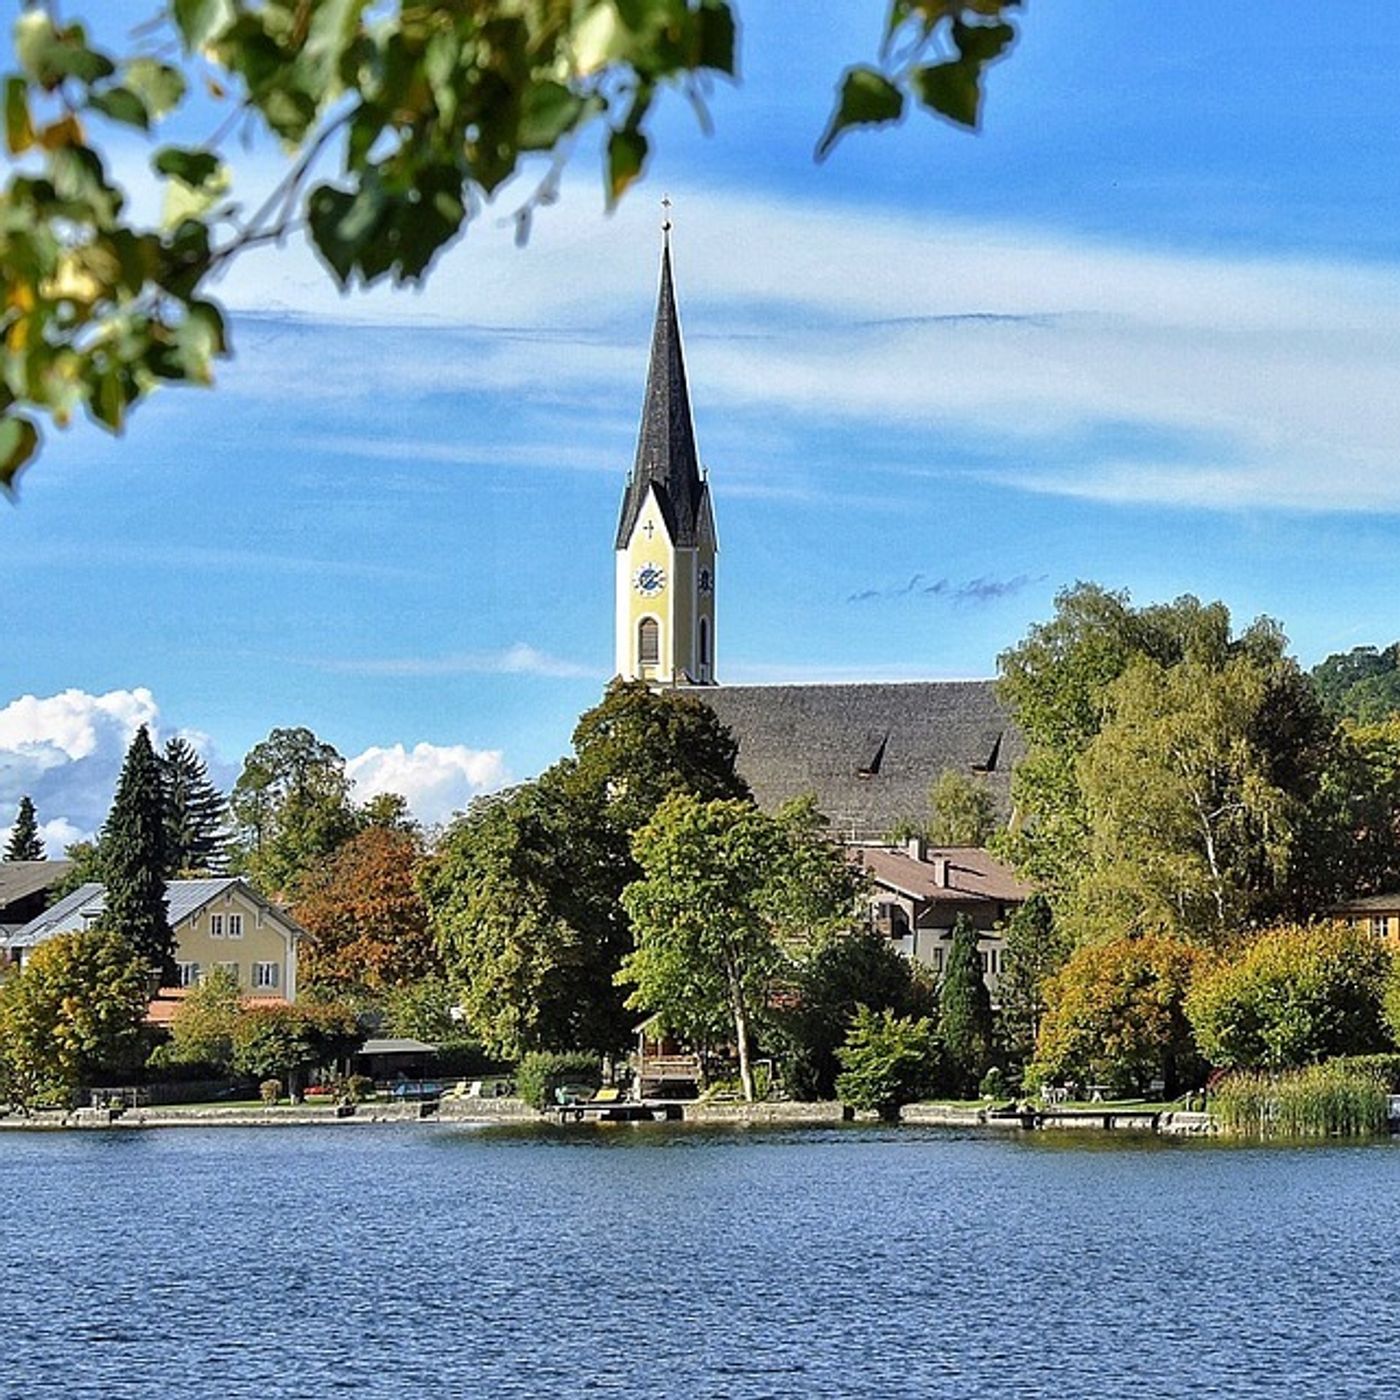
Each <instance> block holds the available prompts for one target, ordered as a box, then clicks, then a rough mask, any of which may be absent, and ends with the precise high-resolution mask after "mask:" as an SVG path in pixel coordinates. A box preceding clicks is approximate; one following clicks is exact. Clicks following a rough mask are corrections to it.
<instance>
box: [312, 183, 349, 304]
mask: <svg viewBox="0 0 1400 1400" xmlns="http://www.w3.org/2000/svg"><path fill="white" fill-rule="evenodd" d="M354 202H355V196H354V195H352V194H347V193H346V191H344V190H338V189H336V188H335V187H334V186H333V185H318V186H317V187H316V188H315V189H314V190H312V191H311V194H310V195H309V196H308V198H307V201H306V222H307V225H308V227H309V228H310V230H311V241H312V242H313V243H314V244H315V246H316V251H317V252H318V253H320V255H321V257H322V258H324V259H325V261H326V263H327V265H328V266H329V267H330V269H331V271H332V272H333V273H335V276H336V280H337V281H338V282H339V283H340V285H341V286H342V287H344V286H347V285H348V284H349V282H350V277H351V274H352V273H353V272H354V270H355V259H356V256H357V255H358V252H359V249H358V247H357V246H356V244H355V242H354V241H353V240H351V239H348V238H346V237H345V235H344V233H343V231H342V230H343V225H344V223H345V220H346V218H347V217H348V215H349V213H350V206H351V205H352V204H353V203H354Z"/></svg>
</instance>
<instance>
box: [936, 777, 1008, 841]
mask: <svg viewBox="0 0 1400 1400" xmlns="http://www.w3.org/2000/svg"><path fill="white" fill-rule="evenodd" d="M928 800H929V822H928V833H927V834H928V839H929V840H930V841H931V842H933V844H934V845H935V846H985V845H986V844H987V842H988V841H989V840H991V838H992V834H993V833H994V832H995V831H996V829H997V812H996V803H995V802H994V801H993V800H992V794H991V793H990V792H988V791H987V789H986V787H985V786H984V785H983V784H981V783H978V782H975V781H974V780H973V779H971V778H969V777H968V776H967V775H966V774H965V773H959V772H957V771H956V770H954V769H949V770H948V771H947V772H944V773H941V774H940V775H939V776H938V778H937V780H936V781H935V782H934V784H933V787H932V788H930V789H929V795H928Z"/></svg>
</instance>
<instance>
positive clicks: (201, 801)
mask: <svg viewBox="0 0 1400 1400" xmlns="http://www.w3.org/2000/svg"><path fill="white" fill-rule="evenodd" d="M161 770H162V776H163V778H164V784H165V829H166V845H167V847H168V849H169V860H170V874H171V875H177V874H180V873H181V872H185V873H188V874H193V875H211V874H218V873H219V872H221V871H222V870H223V868H224V864H225V860H226V852H225V846H226V843H227V839H228V833H227V831H226V829H225V821H226V818H227V812H228V804H227V803H226V802H225V801H224V797H223V794H222V793H220V792H219V790H218V789H217V788H216V787H215V786H214V784H213V783H212V782H210V781H209V770H208V768H206V767H205V764H204V760H203V759H202V758H200V756H199V754H198V753H197V752H196V751H195V748H194V745H193V744H191V743H190V742H189V741H188V740H186V739H181V738H179V737H178V736H177V737H176V738H174V739H171V740H169V741H168V742H167V743H166V745H165V752H164V754H163V755H162V756H161Z"/></svg>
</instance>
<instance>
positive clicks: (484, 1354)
mask: <svg viewBox="0 0 1400 1400" xmlns="http://www.w3.org/2000/svg"><path fill="white" fill-rule="evenodd" d="M1067 1136H1068V1135H1067ZM1397 1168H1400V1151H1397V1149H1396V1148H1395V1147H1392V1146H1391V1145H1390V1144H1388V1143H1380V1144H1374V1145H1366V1146H1336V1147H1331V1146H1326V1147H1303V1148H1296V1149H1289V1148H1277V1147H1269V1148H1262V1147H1253V1148H1245V1147H1223V1146H1220V1145H1217V1144H1211V1143H1190V1142H1162V1141H1160V1140H1157V1139H1151V1140H1132V1141H1123V1140H1118V1139H1113V1138H1107V1137H1105V1138H1103V1139H1101V1140H1095V1141H1094V1142H1092V1143H1090V1142H1086V1141H1085V1140H1084V1139H1083V1138H1081V1137H1079V1136H1078V1135H1075V1137H1074V1140H1073V1141H1066V1140H1064V1138H1061V1137H1059V1136H1057V1135H1055V1134H1052V1133H1036V1134H1026V1135H1024V1136H1020V1135H1018V1136H1015V1137H1011V1138H1007V1137H1004V1136H1002V1135H997V1136H995V1137H992V1136H973V1135H959V1134H956V1133H952V1132H947V1131H940V1130H936V1129H926V1130H920V1129H910V1128H903V1129H878V1128H873V1127H872V1128H865V1127H847V1128H832V1129H829V1130H825V1131H753V1130H749V1131H745V1130H733V1131H715V1130H707V1129H699V1128H693V1127H692V1128H687V1127H670V1126H660V1125H658V1126H645V1127H634V1126H627V1125H617V1126H616V1127H611V1128H608V1127H604V1128H595V1127H591V1126H589V1127H582V1128H578V1129H572V1130H565V1131H560V1130H534V1129H501V1128H489V1129H477V1128H470V1127H468V1128H456V1127H452V1128H450V1127H446V1126H421V1127H420V1126H407V1125H403V1126H400V1125H395V1126H386V1127H379V1128H376V1127H363V1128H361V1127H340V1128H336V1127H326V1128H304V1129H279V1128H268V1129H256V1128H253V1129H233V1128H219V1129H207V1128H206V1129H200V1128H190V1129H176V1130H152V1131H146V1132H140V1131H131V1132H107V1133H93V1134H78V1133H52V1134H37V1133H36V1134H21V1133H8V1132H7V1133H4V1134H0V1200H3V1202H4V1206H3V1212H2V1213H0V1219H3V1232H2V1233H0V1305H3V1308H4V1313H5V1322H6V1326H5V1329H4V1344H3V1347H4V1349H3V1357H0V1393H3V1394H4V1395H5V1396H15V1397H28V1396H49V1395H53V1396H65V1397H70V1396H84V1397H86V1396H93V1397H97V1396H101V1397H104V1400H106V1398H108V1397H127V1396H143V1397H144V1396H162V1397H168V1396H185V1395H189V1396H196V1395H198V1396H216V1397H218V1396H230V1397H233V1396H237V1397H243V1396H248V1397H258V1400H281V1398H282V1397H307V1396H323V1395H325V1396H329V1395H337V1394H345V1395H354V1396H363V1397H371V1400H373V1398H375V1397H391V1396H392V1397H415V1398H416V1397H428V1396H483V1397H487V1396H489V1397H497V1396H530V1397H538V1396H552V1395H588V1396H594V1395H596V1396H636V1397H647V1398H648V1400H656V1398H657V1397H670V1396H676V1397H716V1398H718V1397H730V1398H731V1400H750V1397H752V1398H753V1400H758V1397H776V1396H812V1395H817V1396H871V1397H890V1396H931V1395H937V1396H941V1395H949V1396H954V1395H956V1396H981V1395H1017V1396H1041V1395H1044V1396H1077V1395H1095V1396H1107V1395H1127V1394H1131V1395H1134V1396H1176V1395H1187V1394H1191V1395H1198V1394H1216V1395H1228V1396H1252V1395H1281V1394H1285V1393H1287V1394H1289V1395H1291V1396H1295V1397H1303V1396H1317V1395H1338V1394H1346V1395H1356V1396H1361V1395H1377V1396H1379V1395H1390V1394H1393V1393H1394V1391H1395V1389H1396V1386H1397V1385H1400V1369H1398V1368H1397V1364H1396V1362H1395V1360H1394V1355H1395V1338H1396V1335H1397V1327H1396V1323H1397V1313H1400V1303H1398V1302H1397V1298H1400V1263H1398V1262H1397V1258H1396V1251H1395V1247H1394V1242H1393V1240H1392V1239H1391V1234H1390V1232H1391V1230H1392V1229H1393V1228H1394V1227H1395V1222H1396V1221H1397V1220H1400V1170H1397Z"/></svg>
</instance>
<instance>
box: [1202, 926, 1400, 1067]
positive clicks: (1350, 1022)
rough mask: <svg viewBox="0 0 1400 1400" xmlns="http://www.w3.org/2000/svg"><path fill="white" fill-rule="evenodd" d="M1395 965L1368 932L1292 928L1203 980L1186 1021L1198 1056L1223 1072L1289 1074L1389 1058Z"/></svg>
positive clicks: (1231, 954)
mask: <svg viewBox="0 0 1400 1400" xmlns="http://www.w3.org/2000/svg"><path fill="white" fill-rule="evenodd" d="M1390 968H1391V956H1390V953H1389V952H1388V950H1387V949H1386V947H1385V944H1384V943H1383V942H1382V941H1381V939H1380V938H1378V937H1377V936H1376V935H1375V934H1373V933H1372V932H1371V931H1370V930H1369V929H1361V928H1348V927H1347V926H1346V925H1344V924H1323V925H1314V926H1310V927H1300V926H1298V925H1286V926H1284V927H1281V928H1275V929H1269V930H1267V931H1265V932H1263V933H1260V934H1257V935H1255V936H1254V937H1253V938H1251V939H1250V940H1249V941H1248V943H1246V944H1245V945H1244V946H1243V947H1239V946H1236V947H1233V948H1230V949H1227V950H1225V951H1224V952H1222V953H1221V954H1220V955H1219V956H1217V957H1216V958H1215V959H1214V960H1213V961H1212V962H1211V963H1209V964H1208V965H1206V966H1204V967H1202V968H1200V969H1198V970H1197V972H1196V974H1195V977H1194V979H1193V982H1192V986H1191V992H1190V995H1189V996H1188V997H1187V998H1186V1014H1187V1016H1188V1017H1189V1018H1190V1021H1191V1027H1192V1029H1193V1031H1194V1032H1195V1036H1196V1043H1197V1045H1198V1046H1199V1047H1200V1050H1201V1053H1202V1054H1203V1055H1204V1056H1205V1057H1206V1058H1207V1059H1208V1060H1209V1061H1210V1062H1211V1064H1213V1065H1218V1066H1220V1067H1221V1068H1225V1069H1234V1068H1250V1069H1252V1068H1266V1069H1284V1068H1290V1067H1293V1066H1296V1065H1303V1064H1308V1063H1311V1062H1312V1061H1314V1060H1323V1059H1328V1058H1330V1057H1331V1056H1334V1055H1362V1054H1369V1053H1371V1052H1373V1051H1378V1050H1383V1049H1386V1048H1388V1038H1387V1035H1386V1030H1385V1019H1384V1014H1383V1007H1384V1000H1385V985H1386V977H1387V974H1388V973H1389V972H1390Z"/></svg>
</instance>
